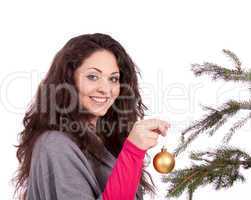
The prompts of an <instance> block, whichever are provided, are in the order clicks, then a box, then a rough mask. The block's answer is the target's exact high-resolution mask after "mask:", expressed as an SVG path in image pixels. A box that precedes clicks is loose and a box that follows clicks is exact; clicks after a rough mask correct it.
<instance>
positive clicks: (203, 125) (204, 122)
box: [174, 100, 251, 156]
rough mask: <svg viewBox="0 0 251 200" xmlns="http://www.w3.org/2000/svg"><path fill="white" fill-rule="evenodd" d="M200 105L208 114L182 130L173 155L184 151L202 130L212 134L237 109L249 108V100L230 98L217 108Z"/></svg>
mask: <svg viewBox="0 0 251 200" xmlns="http://www.w3.org/2000/svg"><path fill="white" fill-rule="evenodd" d="M202 107H203V109H204V110H209V111H210V112H209V114H206V115H205V116H204V117H203V119H201V120H199V121H195V122H193V123H192V125H191V126H189V127H188V128H187V129H185V130H183V131H182V133H181V139H180V143H179V144H178V147H177V148H176V149H175V150H174V155H175V156H177V155H178V154H180V153H181V152H182V151H184V150H185V149H186V148H187V147H188V145H189V144H190V143H191V142H192V141H193V140H194V139H195V138H196V137H198V136H199V135H200V134H201V133H203V132H204V131H207V132H206V134H209V136H212V135H213V134H214V133H215V132H216V130H217V129H219V128H220V127H221V126H222V125H223V124H224V123H225V122H226V121H227V120H228V119H229V118H230V117H232V116H233V115H235V114H236V113H237V112H238V111H239V110H241V109H245V110H246V109H248V110H251V101H249V102H246V101H244V102H237V101H234V100H230V101H228V102H227V103H225V104H223V105H222V106H220V107H219V108H217V109H215V108H211V107H208V106H203V105H202ZM233 130H234V129H233ZM188 133H191V134H190V136H189V137H188V138H187V139H185V135H186V134H188Z"/></svg>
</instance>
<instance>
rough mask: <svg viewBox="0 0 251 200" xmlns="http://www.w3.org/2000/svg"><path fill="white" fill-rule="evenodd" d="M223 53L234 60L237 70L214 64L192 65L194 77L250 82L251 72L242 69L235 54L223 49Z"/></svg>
mask: <svg viewBox="0 0 251 200" xmlns="http://www.w3.org/2000/svg"><path fill="white" fill-rule="evenodd" d="M223 52H224V53H225V55H227V56H228V57H230V58H231V59H232V60H233V62H234V67H235V68H236V69H233V70H231V69H228V68H225V67H222V66H220V65H217V64H214V63H210V62H204V63H203V64H192V67H191V70H192V71H193V72H194V75H195V76H201V75H204V74H208V75H210V76H212V79H213V80H218V79H223V80H224V81H242V82H250V81H251V71H249V72H248V71H245V70H244V69H242V68H241V62H240V60H239V58H238V57H237V56H236V55H235V54H234V53H233V52H231V51H229V50H226V49H223Z"/></svg>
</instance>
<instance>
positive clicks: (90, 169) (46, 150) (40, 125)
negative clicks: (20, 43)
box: [15, 33, 167, 200]
mask: <svg viewBox="0 0 251 200" xmlns="http://www.w3.org/2000/svg"><path fill="white" fill-rule="evenodd" d="M144 109H146V107H145V105H144V104H143V103H142V100H141V95H140V93H139V88H138V80H137V68H136V65H135V64H134V63H133V61H132V60H131V58H130V57H129V55H128V54H127V53H126V51H125V50H124V48H123V47H122V46H121V45H120V44H119V43H118V42H117V41H116V40H114V39H113V38H112V37H111V36H109V35H106V34H101V33H95V34H86V35H80V36H78V37H75V38H72V39H70V40H69V41H68V42H67V43H66V45H65V46H64V47H63V48H62V49H61V50H60V51H59V52H58V53H57V54H56V56H55V58H54V60H53V62H52V65H51V67H50V69H49V71H48V72H47V74H46V76H45V78H44V79H43V80H42V82H41V83H40V85H39V87H38V90H37V94H36V97H35V100H34V101H32V102H31V104H30V107H29V109H28V110H27V112H26V113H25V117H24V119H23V125H24V130H23V131H21V133H20V135H19V136H20V143H19V145H18V146H17V148H18V149H17V158H18V160H19V163H20V165H19V169H18V171H17V176H16V177H15V178H16V179H15V180H16V192H17V194H18V198H19V199H28V200H41V199H42V200H57V199H59V200H69V199H71V200H80V199H105V200H113V199H116V200H117V199H123V200H127V199H128V200H129V199H134V198H136V199H143V194H144V193H145V192H155V191H154V187H153V186H152V185H151V184H149V183H148V182H147V180H146V178H147V177H146V174H148V175H149V177H150V179H151V176H150V174H149V173H148V172H147V171H145V169H144V167H145V166H144V165H143V159H144V156H145V154H146V151H147V150H148V149H150V148H152V147H154V146H155V145H156V144H157V139H158V134H159V133H162V134H163V135H164V132H165V131H166V129H167V124H166V122H164V121H161V120H157V119H153V120H142V119H143V117H144ZM124 122H125V123H124ZM79 124H80V125H79ZM110 127H112V129H111V128H110ZM151 181H152V179H151Z"/></svg>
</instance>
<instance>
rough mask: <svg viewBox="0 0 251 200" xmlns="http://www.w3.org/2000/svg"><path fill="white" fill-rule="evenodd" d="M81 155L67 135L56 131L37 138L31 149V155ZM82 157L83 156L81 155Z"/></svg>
mask: <svg viewBox="0 0 251 200" xmlns="http://www.w3.org/2000/svg"><path fill="white" fill-rule="evenodd" d="M45 153H46V154H47V155H51V154H55V153H57V154H72V153H74V154H81V155H82V152H81V150H80V149H79V148H78V146H77V144H76V143H75V142H74V141H73V140H72V139H71V138H70V137H69V135H67V133H65V132H62V131H57V130H48V131H45V132H43V133H41V135H40V136H39V137H38V138H37V141H36V142H35V146H34V149H33V154H35V155H37V154H45ZM82 156H83V155H82Z"/></svg>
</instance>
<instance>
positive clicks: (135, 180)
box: [102, 138, 146, 200]
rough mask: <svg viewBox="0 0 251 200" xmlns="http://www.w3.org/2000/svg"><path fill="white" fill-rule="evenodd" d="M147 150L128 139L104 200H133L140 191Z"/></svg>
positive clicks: (118, 159)
mask: <svg viewBox="0 0 251 200" xmlns="http://www.w3.org/2000/svg"><path fill="white" fill-rule="evenodd" d="M145 154H146V150H143V149H140V148H139V147H137V146H136V145H135V144H133V143H132V142H131V141H130V140H129V139H128V138H127V139H126V140H125V142H124V144H123V147H122V149H121V152H120V153H119V156H118V158H117V160H116V162H115V165H114V167H113V169H112V172H111V175H110V176H109V178H108V181H107V183H106V186H105V190H104V191H103V193H102V198H103V199H104V200H118V199H123V200H133V199H134V198H135V194H136V191H137V190H138V186H139V181H140V178H141V171H142V166H143V160H144V157H145Z"/></svg>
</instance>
